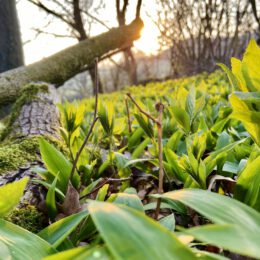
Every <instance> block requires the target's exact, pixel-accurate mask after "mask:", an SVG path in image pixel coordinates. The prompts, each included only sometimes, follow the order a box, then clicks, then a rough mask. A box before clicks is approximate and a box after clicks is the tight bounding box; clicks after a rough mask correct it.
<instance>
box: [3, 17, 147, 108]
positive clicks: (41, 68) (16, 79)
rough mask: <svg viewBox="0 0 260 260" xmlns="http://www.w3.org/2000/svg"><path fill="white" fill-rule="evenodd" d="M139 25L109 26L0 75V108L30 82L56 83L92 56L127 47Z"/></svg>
mask: <svg viewBox="0 0 260 260" xmlns="http://www.w3.org/2000/svg"><path fill="white" fill-rule="evenodd" d="M142 27H143V22H142V21H141V20H140V19H136V20H135V21H133V22H132V23H131V24H130V25H127V26H122V27H119V28H114V29H111V30H110V31H108V32H106V33H103V34H100V35H98V36H96V37H93V38H90V39H87V40H84V41H82V42H80V43H78V44H76V45H74V46H72V47H69V48H67V49H65V50H63V51H60V52H58V53H56V54H54V55H52V56H50V57H48V58H45V59H43V60H41V61H39V62H36V63H34V64H31V65H29V66H24V67H19V68H17V69H14V70H10V71H7V72H5V73H2V74H0V107H1V106H3V105H6V104H9V103H12V102H14V101H15V100H16V99H17V97H18V96H19V95H20V89H21V87H22V86H24V85H26V84H28V83H30V82H37V81H44V82H48V83H52V84H55V85H60V84H62V83H63V82H65V81H66V80H67V79H69V78H71V77H73V76H74V75H76V74H77V73H79V71H81V70H82V69H83V68H84V67H85V66H90V65H92V64H93V61H94V59H95V58H100V57H102V56H103V55H104V54H106V53H108V52H110V51H113V50H116V49H120V48H122V47H126V46H130V45H131V44H132V42H133V41H134V40H136V39H138V38H139V37H140V31H141V29H142ZM39 51H40V50H39Z"/></svg>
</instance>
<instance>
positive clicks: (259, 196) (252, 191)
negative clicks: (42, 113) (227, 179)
mask: <svg viewBox="0 0 260 260" xmlns="http://www.w3.org/2000/svg"><path fill="white" fill-rule="evenodd" d="M234 198H236V199H238V200H240V201H242V202H244V203H245V204H247V205H249V206H251V207H252V208H254V209H256V210H258V211H260V156H258V157H257V158H256V159H255V160H253V161H251V162H248V163H247V165H246V168H245V169H244V170H243V171H242V173H240V175H239V177H238V179H237V185H236V187H235V193H234Z"/></svg>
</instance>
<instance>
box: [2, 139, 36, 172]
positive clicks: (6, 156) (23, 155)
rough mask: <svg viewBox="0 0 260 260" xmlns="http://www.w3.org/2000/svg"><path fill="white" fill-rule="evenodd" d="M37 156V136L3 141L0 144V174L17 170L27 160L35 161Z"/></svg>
mask: <svg viewBox="0 0 260 260" xmlns="http://www.w3.org/2000/svg"><path fill="white" fill-rule="evenodd" d="M38 157H39V144H38V138H37V137H33V138H30V139H24V140H20V141H18V142H13V143H5V144H4V145H2V146H0V174H1V173H6V172H8V171H12V170H17V169H18V168H19V167H21V166H23V165H25V164H27V162H28V161H35V160H36V159H37V158H38Z"/></svg>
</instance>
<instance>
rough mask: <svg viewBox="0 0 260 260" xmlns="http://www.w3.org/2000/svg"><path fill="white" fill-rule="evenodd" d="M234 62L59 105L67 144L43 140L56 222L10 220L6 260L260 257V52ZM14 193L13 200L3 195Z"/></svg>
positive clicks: (2, 215)
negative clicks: (30, 226) (33, 225)
mask: <svg viewBox="0 0 260 260" xmlns="http://www.w3.org/2000/svg"><path fill="white" fill-rule="evenodd" d="M231 63H232V70H230V69H228V67H226V66H225V65H222V64H219V66H220V67H221V68H222V69H223V70H224V72H223V71H220V70H217V71H216V72H214V73H212V74H201V75H197V76H194V77H189V78H183V79H178V80H170V81H166V82H162V83H150V84H148V85H146V86H135V87H129V88H126V89H125V90H123V91H120V92H116V93H112V94H105V95H100V96H99V97H97V96H96V98H93V99H87V100H83V101H81V102H77V103H65V104H63V105H60V111H61V114H62V121H63V127H62V128H61V136H62V138H63V140H64V143H65V145H66V149H64V151H63V152H61V151H59V150H58V148H57V147H55V146H54V145H53V144H51V143H50V142H48V141H47V140H45V139H43V138H42V139H40V141H39V143H40V152H41V157H42V160H43V162H44V166H45V167H44V168H39V167H38V168H35V169H34V171H35V172H36V173H37V174H38V175H39V176H40V177H41V179H40V180H39V179H35V180H34V181H35V182H38V183H40V184H42V185H44V186H45V187H46V189H47V190H48V191H47V195H46V207H47V212H48V217H49V225H46V227H45V228H44V229H42V230H41V231H40V232H38V233H32V232H30V231H28V230H25V229H24V228H22V227H19V226H18V225H15V224H13V223H11V222H9V221H8V218H7V216H8V215H9V214H10V212H12V210H13V209H14V207H15V206H16V205H17V204H18V203H19V200H20V197H21V196H22V194H23V191H24V188H25V186H26V183H27V182H28V179H27V178H24V179H22V180H20V181H17V182H14V183H12V184H7V185H5V186H2V187H0V198H1V199H0V252H1V255H0V259H45V260H51V259H135V260H136V259H137V260H138V259H149V260H150V259H185V260H186V259H234V257H237V255H242V256H244V257H251V258H255V259H258V258H260V247H259V241H260V213H259V211H260V185H259V184H260V172H259V169H260V149H259V145H260V128H259V122H260V114H259V113H260V110H259V109H260V107H259V104H260V94H259V91H260V74H259V71H260V49H259V47H258V46H257V45H256V43H255V42H254V41H251V42H250V44H249V46H248V48H247V50H246V52H245V55H244V57H243V59H242V60H241V61H240V60H237V59H234V58H233V59H232V60H231ZM2 198H4V199H2Z"/></svg>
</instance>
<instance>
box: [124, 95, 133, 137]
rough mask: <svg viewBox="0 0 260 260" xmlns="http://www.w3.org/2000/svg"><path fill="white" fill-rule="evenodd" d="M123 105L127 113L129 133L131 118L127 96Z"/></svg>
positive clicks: (130, 131) (130, 130)
mask: <svg viewBox="0 0 260 260" xmlns="http://www.w3.org/2000/svg"><path fill="white" fill-rule="evenodd" d="M125 106H126V113H127V120H128V131H129V133H132V129H131V119H130V112H129V106H128V100H127V98H126V99H125Z"/></svg>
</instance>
